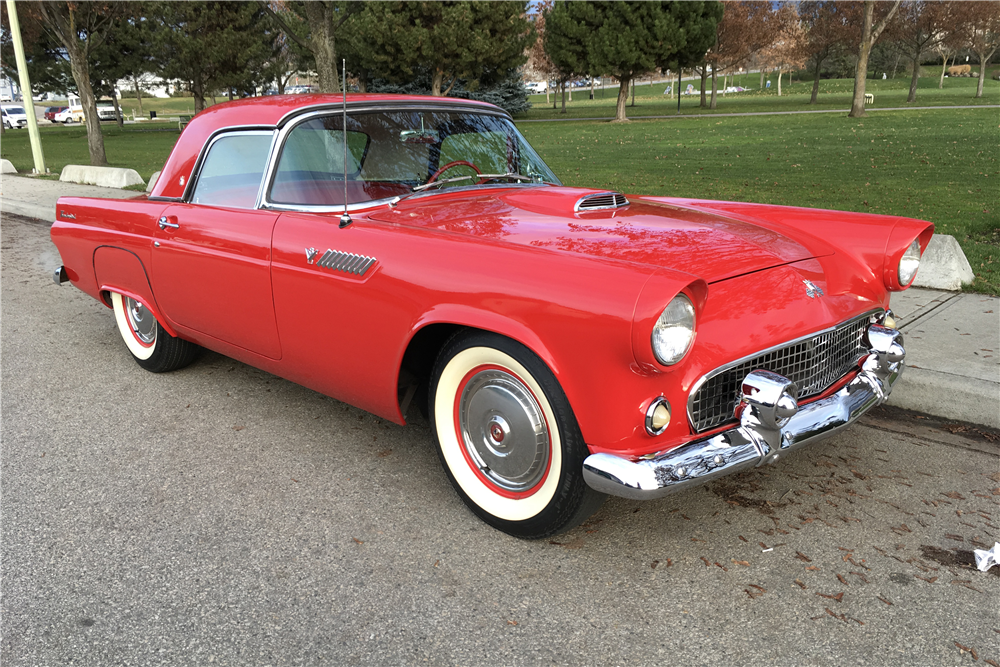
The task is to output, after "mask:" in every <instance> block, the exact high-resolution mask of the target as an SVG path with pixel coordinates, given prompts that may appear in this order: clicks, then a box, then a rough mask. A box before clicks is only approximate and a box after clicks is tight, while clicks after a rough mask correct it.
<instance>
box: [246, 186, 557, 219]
mask: <svg viewBox="0 0 1000 667" xmlns="http://www.w3.org/2000/svg"><path fill="white" fill-rule="evenodd" d="M551 185H554V184H553V183H486V184H484V185H466V186H460V187H455V188H448V189H447V190H425V191H424V192H414V193H413V194H405V195H396V196H393V197H386V198H384V199H372V200H371V201H366V202H361V203H359V204H348V205H347V210H348V212H350V211H363V210H367V209H370V208H378V207H379V206H387V205H389V204H392V203H393V202H394V201H396V200H401V199H406V200H410V199H420V198H423V197H429V196H431V195H439V194H443V193H445V192H449V193H451V192H465V191H469V190H483V189H487V188H530V187H538V186H551ZM260 208H261V209H262V210H267V211H289V212H298V213H343V212H344V207H343V206H311V205H306V204H274V203H271V202H262V203H261V205H260Z"/></svg>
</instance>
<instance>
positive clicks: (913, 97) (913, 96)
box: [906, 49, 920, 102]
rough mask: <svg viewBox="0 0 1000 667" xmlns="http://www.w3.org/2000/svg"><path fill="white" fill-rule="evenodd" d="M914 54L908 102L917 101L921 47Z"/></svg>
mask: <svg viewBox="0 0 1000 667" xmlns="http://www.w3.org/2000/svg"><path fill="white" fill-rule="evenodd" d="M916 51H917V52H916V53H914V54H913V76H911V77H910V94H909V95H907V96H906V101H907V102H916V101H917V79H918V78H919V77H920V49H917V50H916Z"/></svg>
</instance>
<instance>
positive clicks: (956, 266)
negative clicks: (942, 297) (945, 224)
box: [913, 234, 976, 292]
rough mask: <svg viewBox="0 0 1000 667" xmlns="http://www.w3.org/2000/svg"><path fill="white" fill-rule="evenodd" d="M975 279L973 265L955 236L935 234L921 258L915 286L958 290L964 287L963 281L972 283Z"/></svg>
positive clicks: (914, 282)
mask: <svg viewBox="0 0 1000 667" xmlns="http://www.w3.org/2000/svg"><path fill="white" fill-rule="evenodd" d="M975 279H976V275H975V274H974V273H973V272H972V266H971V265H970V264H969V260H968V259H966V258H965V253H964V252H962V246H960V245H958V241H956V240H955V237H954V236H949V235H947V234H935V235H934V236H932V237H931V242H930V243H928V244H927V250H925V251H924V256H923V257H922V258H921V259H920V269H919V270H918V271H917V277H916V279H915V280H914V281H913V286H914V287H927V288H930V289H942V290H949V291H951V292H956V291H958V290H960V289H962V284H963V283H971V282H972V281H973V280H975Z"/></svg>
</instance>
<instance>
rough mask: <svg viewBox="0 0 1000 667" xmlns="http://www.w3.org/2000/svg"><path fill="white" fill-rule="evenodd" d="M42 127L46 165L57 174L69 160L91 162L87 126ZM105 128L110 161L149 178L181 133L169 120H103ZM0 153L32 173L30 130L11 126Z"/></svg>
mask: <svg viewBox="0 0 1000 667" xmlns="http://www.w3.org/2000/svg"><path fill="white" fill-rule="evenodd" d="M38 130H39V133H40V134H41V137H42V152H43V153H44V154H45V166H46V168H47V169H48V170H49V171H51V172H52V173H53V174H58V173H59V172H61V171H62V168H63V167H65V166H66V165H68V164H90V152H89V150H88V149H87V128H86V127H84V126H83V125H79V124H73V125H66V126H62V125H40V126H39V128H38ZM101 131H102V133H103V134H104V152H105V153H106V154H107V156H108V164H109V165H110V166H112V167H127V168H129V169H135V170H136V171H137V172H139V175H140V176H142V178H143V180H145V181H149V177H150V176H152V175H153V172H155V171H159V170H160V169H161V168H162V167H163V163H164V162H166V160H167V156H168V155H170V150H171V149H172V148H173V147H174V143H176V142H177V137H179V136H180V130H179V129H177V123H176V122H169V121H168V122H163V123H160V122H151V123H145V124H143V125H126V126H125V127H124V128H123V129H119V128H118V125H116V124H115V123H101ZM0 157H3V158H5V159H7V160H10V161H11V164H13V165H14V168H15V169H17V170H18V171H19V172H21V173H25V172H28V173H30V172H31V170H32V168H33V167H34V160H33V158H32V157H31V145H30V144H29V143H28V133H27V131H25V130H7V132H6V133H5V134H4V138H3V142H2V144H0Z"/></svg>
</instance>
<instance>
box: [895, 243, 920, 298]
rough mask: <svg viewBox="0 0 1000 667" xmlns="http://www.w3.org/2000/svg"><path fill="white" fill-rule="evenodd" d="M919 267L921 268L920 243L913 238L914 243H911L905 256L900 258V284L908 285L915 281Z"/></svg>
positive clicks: (898, 273) (898, 272)
mask: <svg viewBox="0 0 1000 667" xmlns="http://www.w3.org/2000/svg"><path fill="white" fill-rule="evenodd" d="M918 268H920V244H919V243H918V242H917V240H916V239H913V243H911V244H910V247H909V248H907V249H906V252H904V253H903V257H902V258H901V259H900V260H899V269H898V271H897V275H898V276H899V284H900V285H901V286H903V287H906V286H907V285H909V284H910V283H911V282H913V279H914V278H915V277H916V275H917V269H918Z"/></svg>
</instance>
